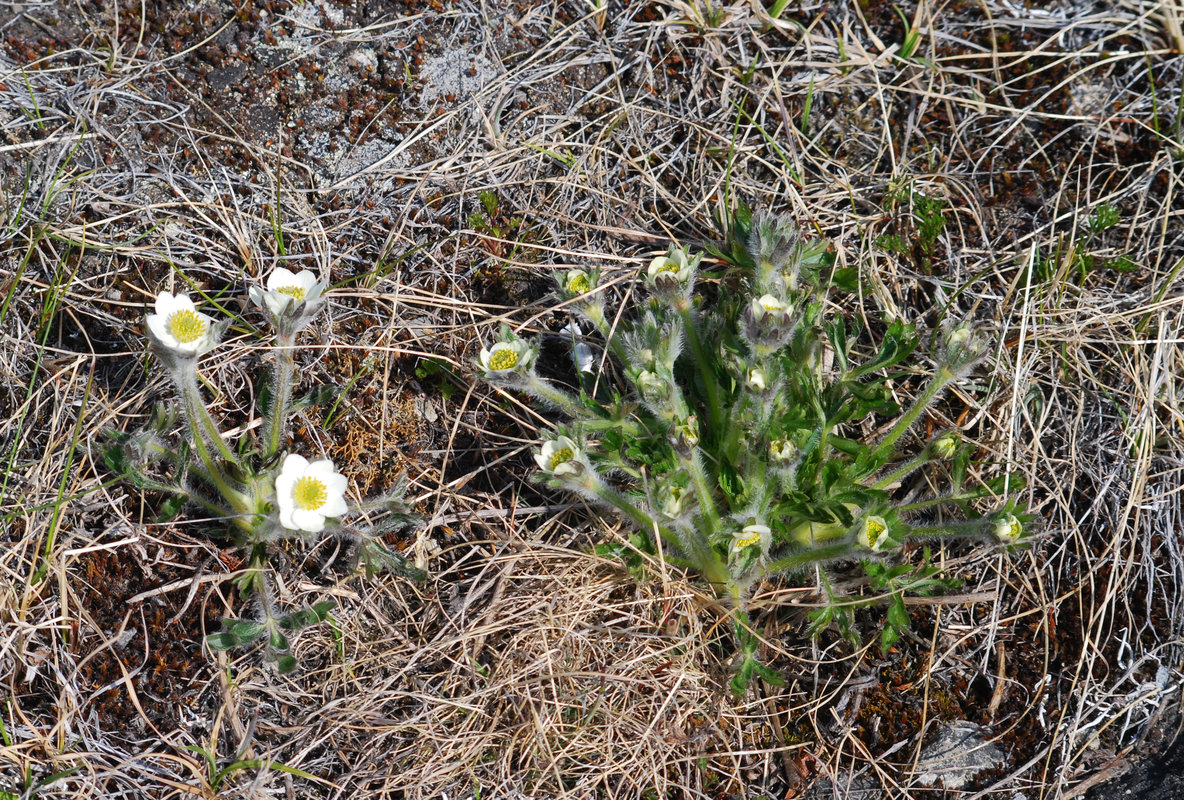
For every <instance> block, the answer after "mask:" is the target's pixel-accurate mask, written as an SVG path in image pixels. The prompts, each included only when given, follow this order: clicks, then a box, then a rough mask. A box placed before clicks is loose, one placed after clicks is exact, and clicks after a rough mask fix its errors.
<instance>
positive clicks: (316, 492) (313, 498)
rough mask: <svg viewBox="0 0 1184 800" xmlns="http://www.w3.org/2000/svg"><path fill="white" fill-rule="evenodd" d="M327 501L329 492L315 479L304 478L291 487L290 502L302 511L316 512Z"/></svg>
mask: <svg viewBox="0 0 1184 800" xmlns="http://www.w3.org/2000/svg"><path fill="white" fill-rule="evenodd" d="M328 499H329V490H328V489H326V488H325V484H324V483H322V482H321V481H319V480H317V479H316V478H311V477H308V476H305V477H303V478H301V479H300V480H298V481H296V485H295V486H293V487H292V502H294V503H295V504H296V507H297V508H299V509H301V510H302V511H316V510H317V509H318V508H320V507H321V506H323V505H324V504H325V501H326V500H328Z"/></svg>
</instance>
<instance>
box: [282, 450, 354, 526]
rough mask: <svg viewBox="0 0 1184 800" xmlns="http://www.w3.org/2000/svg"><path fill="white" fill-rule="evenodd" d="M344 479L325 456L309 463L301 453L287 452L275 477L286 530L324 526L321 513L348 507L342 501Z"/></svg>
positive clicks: (328, 514) (337, 512)
mask: <svg viewBox="0 0 1184 800" xmlns="http://www.w3.org/2000/svg"><path fill="white" fill-rule="evenodd" d="M347 483H348V481H347V480H346V477H345V476H344V475H342V474H341V473H339V472H337V471H335V470H334V469H333V462H332V461H330V460H329V459H327V458H322V459H320V460H319V461H313V462H311V463H310V462H309V461H308V459H307V458H305V457H304V456H300V455H297V454H295V453H289V454H288V455H287V456H285V457H284V463H283V464H282V465H281V466H280V474H279V475H278V476H277V477H276V479H275V499H276V502H277V503H278V504H279V507H280V525H283V526H284V527H285V528H287V529H288V530H290V531H308V532H309V533H319V532H320V531H322V530H324V528H325V517H340V516H341V515H342V514H344V513H345V512H346V511H347V510H349V508H348V506H346V504H345V487H346V485H347Z"/></svg>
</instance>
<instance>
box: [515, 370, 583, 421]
mask: <svg viewBox="0 0 1184 800" xmlns="http://www.w3.org/2000/svg"><path fill="white" fill-rule="evenodd" d="M522 390H523V391H524V392H526V393H527V394H529V395H531V396H533V397H537V398H538V399H539V400H542V401H544V402H547V403H550V404H551V405H553V406H555V407H556V408H558V409H559V410H560V411H562V412H563V413H565V414H567V415H568V416H569V417H572V418H573V419H579V418H580V416H581V415H582V414H583V413H584V407H583V405H581V404H580V403H579V401H577V400H576V399H575V397H573V396H572V395H570V394H568V393H567V392H565V391H563V390H562V389H560V388H558V387H556V386H553V385H551V384H550V383H548V382H547V381H545V380H543V379H542V378H540V377H539V376H538V375H535V374H534V373H533V372H531V373H530V375H529V376H528V377H527V381H526V384H525V385H524V386H523V387H522Z"/></svg>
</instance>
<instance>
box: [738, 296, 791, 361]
mask: <svg viewBox="0 0 1184 800" xmlns="http://www.w3.org/2000/svg"><path fill="white" fill-rule="evenodd" d="M793 324H794V320H793V312H792V311H791V309H790V307H789V306H788V305H786V304H785V303H784V302H782V301H781V300H779V299H777V298H776V297H774V296H773V295H771V294H766V295H762V296H761V297H758V298H756V299H754V300H753V301H752V302H751V303H749V305H748V306H747V307H745V309H744V315H743V319H742V321H741V327H742V330H743V332H744V337H745V338H746V339H747V340H748V342H749V344H751V345H753V346H754V347H756V348H758V349H764V350H773V349H775V348H777V347H780V346H781V345H783V344H785V343H786V342H787V341H789V337H790V335H791V334H792V333H793Z"/></svg>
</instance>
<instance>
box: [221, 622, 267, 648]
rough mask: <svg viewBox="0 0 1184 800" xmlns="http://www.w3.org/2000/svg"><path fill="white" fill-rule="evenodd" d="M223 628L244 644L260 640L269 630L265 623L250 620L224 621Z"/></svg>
mask: <svg viewBox="0 0 1184 800" xmlns="http://www.w3.org/2000/svg"><path fill="white" fill-rule="evenodd" d="M222 627H223V628H225V629H226V630H227V631H229V632H230V633H232V634H234V636H236V637H237V638H238V640H239V641H240V642H244V643H245V642H250V641H254V640H255V639H258V638H259V637H260V636H262V635H263V633H264V631H266V630H267V625H265V624H264V623H262V622H256V621H254V620H249V619H224V620H222Z"/></svg>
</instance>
